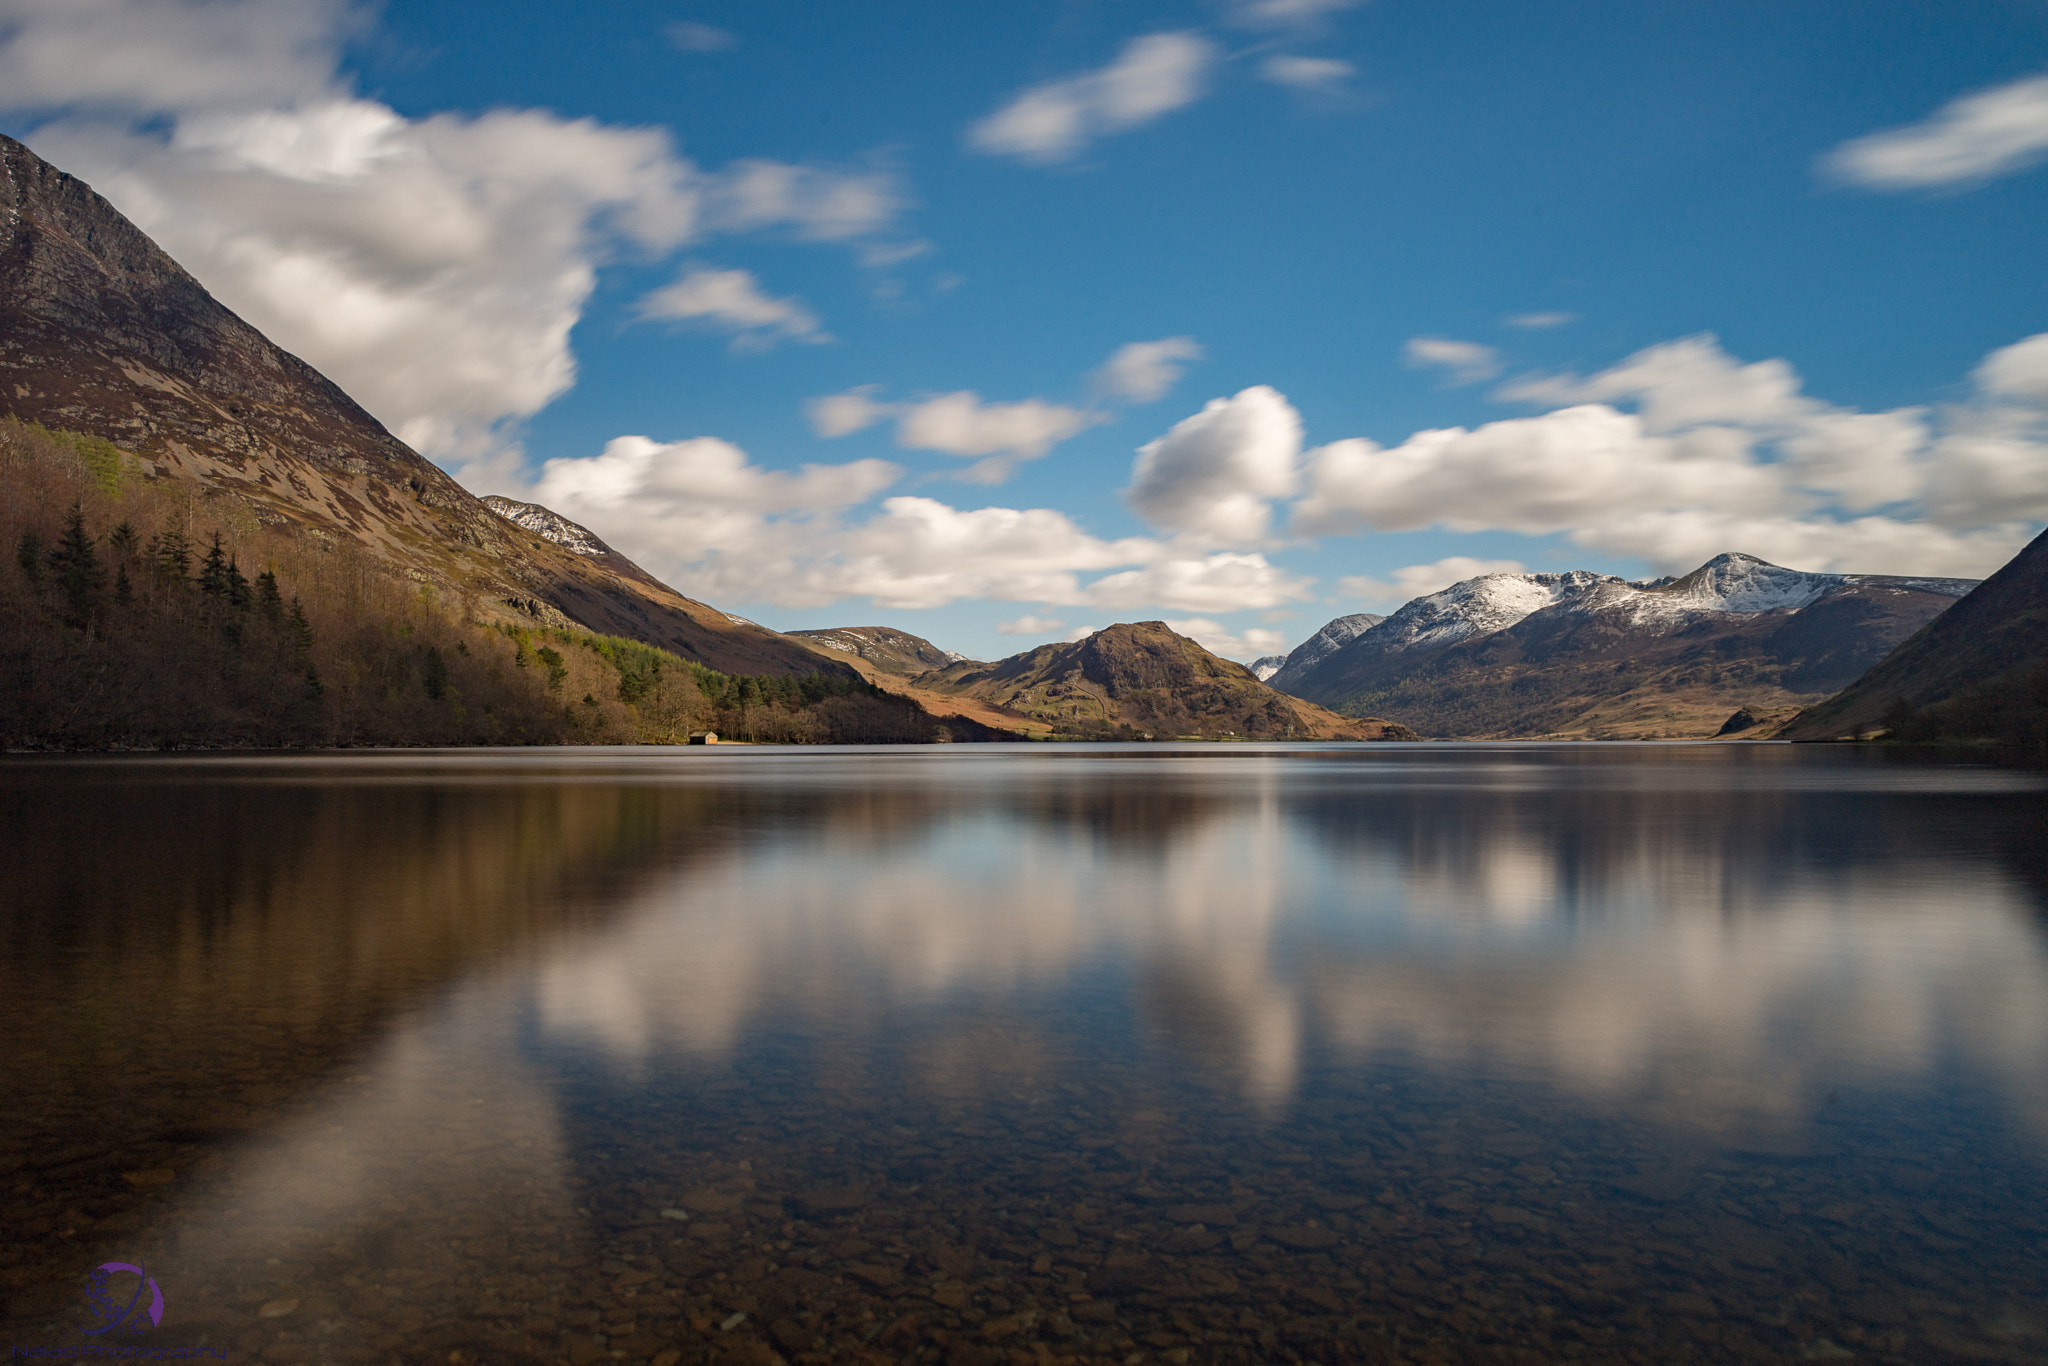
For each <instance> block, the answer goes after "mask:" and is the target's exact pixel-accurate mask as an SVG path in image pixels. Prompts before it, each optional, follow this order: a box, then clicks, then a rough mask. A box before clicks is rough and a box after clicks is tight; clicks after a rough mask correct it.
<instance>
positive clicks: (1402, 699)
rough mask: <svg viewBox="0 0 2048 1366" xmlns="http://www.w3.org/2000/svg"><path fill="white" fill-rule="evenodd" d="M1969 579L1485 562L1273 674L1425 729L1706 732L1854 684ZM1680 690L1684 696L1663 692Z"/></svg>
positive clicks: (1326, 698) (1753, 565) (1739, 564)
mask: <svg viewBox="0 0 2048 1366" xmlns="http://www.w3.org/2000/svg"><path fill="white" fill-rule="evenodd" d="M1974 586H1975V581H1974V580H1969V579H1939V578H1906V577H1897V576H1890V575H1874V574H1816V573H1809V572H1806V571H1802V570H1796V569H1786V568H1783V567H1781V566H1779V565H1774V564H1770V563H1768V562H1766V561H1764V560H1760V559H1757V558H1756V557H1755V556H1753V555H1741V554H1726V555H1717V556H1715V557H1714V558H1713V559H1712V560H1709V561H1708V562H1707V563H1706V564H1704V565H1701V566H1700V567H1699V568H1698V569H1696V570H1694V571H1693V572H1692V573H1690V574H1686V575H1684V576H1682V577H1680V578H1675V579H1659V580H1654V581H1651V582H1644V583H1632V582H1630V581H1628V580H1626V579H1621V578H1617V577H1615V576H1613V575H1611V574H1596V573H1592V572H1590V571H1587V570H1572V571H1568V572H1565V573H1558V574H1486V575H1482V576H1480V577H1478V578H1474V579H1467V580H1465V581H1464V582H1462V583H1456V584H1453V585H1451V586H1450V587H1449V588H1446V589H1443V590H1442V591H1440V592H1436V593H1431V594H1428V595H1426V596H1424V597H1420V598H1416V599H1414V600H1413V601H1411V602H1408V603H1406V604H1404V605H1403V606H1402V607H1401V608H1400V610H1398V611H1396V612H1395V613H1394V614H1393V615H1392V616H1389V617H1388V618H1386V619H1385V620H1384V621H1382V622H1380V623H1378V624H1377V625H1375V626H1372V627H1370V628H1368V629H1366V630H1363V631H1357V632H1353V633H1351V634H1350V636H1349V638H1348V639H1346V640H1345V641H1344V642H1342V643H1341V644H1339V645H1337V646H1336V647H1335V648H1332V649H1327V650H1324V651H1322V652H1321V653H1320V654H1318V655H1316V656H1314V657H1305V656H1303V655H1302V652H1301V651H1296V652H1295V654H1294V655H1290V656H1289V657H1288V661H1287V663H1286V664H1285V665H1284V666H1282V668H1281V669H1280V670H1278V671H1277V672H1276V673H1275V674H1274V675H1273V677H1272V678H1271V680H1269V681H1270V683H1271V685H1272V686H1273V687H1275V688H1278V689H1280V690H1281V691H1283V692H1288V693H1292V694H1294V695H1295V696H1297V697H1304V698H1307V699H1309V700H1311V701H1316V702H1321V703H1323V704H1324V705H1325V706H1331V707H1334V708H1336V709H1338V710H1343V711H1352V710H1354V709H1368V710H1370V711H1371V712H1372V713H1373V714H1375V715H1380V716H1386V717H1388V718H1390V719H1393V720H1398V721H1403V722H1406V723H1407V724H1408V725H1410V726H1413V727H1414V728H1415V729H1417V730H1419V731H1422V732H1423V733H1425V734H1438V735H1450V734H1504V735H1513V734H1549V733H1577V732H1576V731H1574V727H1575V726H1577V727H1579V729H1580V730H1583V731H1584V732H1585V733H1593V732H1596V731H1603V727H1604V728H1605V729H1604V731H1603V733H1616V732H1615V727H1616V726H1621V728H1622V730H1623V731H1626V732H1627V733H1631V734H1644V733H1654V734H1681V733H1682V734H1693V733H1702V734H1708V735H1711V734H1713V733H1714V732H1715V730H1716V729H1718V727H1719V725H1720V723H1721V721H1722V720H1724V719H1725V718H1726V717H1727V716H1728V714H1729V713H1730V712H1732V711H1734V710H1736V709H1737V708H1738V707H1742V706H1745V705H1751V706H1761V707H1764V708H1765V709H1767V710H1768V709H1772V708H1779V709H1783V708H1790V707H1796V706H1798V705H1801V704H1802V703H1804V702H1806V701H1809V700H1813V699H1815V698H1817V697H1821V696H1825V695H1827V694H1828V693H1831V692H1833V691H1835V690H1836V689H1837V688H1840V687H1842V686H1845V685H1846V684H1847V683H1848V682H1850V681H1852V680H1854V679H1855V678H1856V677H1857V676H1858V675H1860V674H1861V673H1862V672H1863V671H1864V670H1865V669H1867V668H1869V667H1870V666H1871V665H1872V664H1874V663H1875V662H1876V661H1877V660H1878V659H1881V658H1882V657H1883V656H1884V654H1885V653H1886V652H1887V651H1888V650H1890V649H1891V648H1892V647H1893V646H1895V645H1897V644H1898V643H1899V641H1901V640H1903V639H1905V637H1906V636H1908V635H1911V634H1912V633H1913V631H1915V630H1917V629H1919V627H1920V626H1921V625H1923V624H1924V623H1925V622H1927V621H1928V620H1930V619H1932V618H1933V617H1934V616H1936V615H1938V614H1939V613H1940V612H1941V611H1942V609H1944V608H1945V607H1947V606H1948V604H1949V603H1950V602H1952V601H1954V600H1955V599H1956V598H1959V597H1961V596H1962V595H1963V594H1965V593H1967V592H1968V591H1969V590H1970V589H1971V588H1972V587H1974ZM1355 620H1357V618H1339V619H1338V621H1335V622H1332V623H1330V626H1328V627H1325V628H1324V631H1325V632H1329V631H1331V630H1332V628H1339V627H1340V625H1341V623H1343V622H1347V621H1355ZM1321 634H1322V633H1319V636H1320V635H1321ZM1303 648H1304V649H1306V648H1307V647H1306V646H1304V647H1303ZM1681 694H1682V695H1683V698H1684V699H1685V705H1684V706H1683V707H1679V706H1677V704H1676V703H1673V704H1671V705H1668V706H1660V705H1653V704H1652V703H1653V701H1654V699H1656V698H1658V697H1660V696H1665V695H1669V696H1670V697H1678V696H1680V695H1681ZM1623 698H1628V699H1632V700H1631V701H1630V702H1629V703H1628V705H1627V706H1624V707H1621V710H1622V711H1626V712H1629V713H1630V715H1631V717H1632V718H1633V719H1628V720H1627V721H1626V722H1625V724H1624V722H1623V721H1621V720H1618V719H1616V707H1617V706H1618V705H1619V700H1620V699H1623ZM1724 702H1725V704H1726V705H1724ZM1681 711H1682V712H1684V713H1685V715H1684V716H1683V717H1681V716H1680V715H1679V712H1681ZM1636 713H1640V715H1637V714H1636ZM1709 721H1711V723H1712V724H1711V725H1709V724H1708V722H1709Z"/></svg>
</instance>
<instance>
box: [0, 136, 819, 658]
mask: <svg viewBox="0 0 2048 1366" xmlns="http://www.w3.org/2000/svg"><path fill="white" fill-rule="evenodd" d="M0 210H4V218H0V416H12V417H15V418H18V419H20V420H21V421H24V422H34V423H41V424H42V425H44V426H46V427H50V428H55V429H60V430H69V431H74V432H82V433H87V434H90V435H92V436H97V437H101V438H104V439H106V440H107V441H110V442H112V443H113V444H114V445H116V446H118V447H120V448H121V449H122V450H124V451H127V452H130V453H132V454H133V455H135V456H137V457H139V458H140V460H141V462H142V465H143V468H144V470H145V472H146V474H147V475H148V476H149V477H150V478H153V479H159V480H176V481H180V482H183V483H186V484H188V485H189V486H190V487H191V488H192V489H193V491H194V492H195V493H197V494H200V495H202V496H204V497H207V498H220V497H227V498H232V499H234V500H235V501H236V502H238V503H240V504H241V505H243V506H244V507H246V508H247V509H248V510H249V512H250V513H251V514H252V515H253V516H254V517H255V518H256V519H257V520H258V521H259V522H261V523H263V524H264V525H267V526H270V527H273V528H276V529H278V530H280V531H281V532H283V533H285V534H287V535H290V536H293V537H297V538H302V539H305V540H307V541H308V542H310V543H311V544H314V545H334V544H348V545H352V546H356V547H360V548H361V549H362V550H364V551H366V552H368V553H369V555H370V556H371V557H372V558H373V559H374V560H375V561H376V562H378V563H380V564H382V565H384V566H385V567H386V568H387V569H388V570H389V572H391V573H392V574H393V575H395V576H397V577H398V578H400V579H402V580H405V581H409V582H413V583H425V584H431V585H433V586H435V587H436V588H437V589H439V590H441V591H442V592H443V593H444V594H446V595H448V596H450V597H451V598H453V599H454V600H457V601H460V602H461V603H463V604H464V605H465V608H466V610H468V611H470V612H472V613H474V614H475V615H477V616H479V617H486V618H498V619H503V620H506V621H512V620H515V619H516V620H523V621H525V622H526V623H527V624H528V625H532V624H535V623H540V624H547V625H554V626H559V627H567V626H570V625H572V624H573V625H580V626H583V627H586V628H588V629H591V630H594V631H598V632H602V633H605V634H610V635H618V636H625V637H630V638H632V639H636V640H641V641H645V642H647V643H650V644H654V645H659V646H661V647H664V648H666V649H670V650H674V651H675V652H676V653H678V654H680V655H682V656H684V657H686V658H688V659H691V660H694V661H697V662H699V663H702V664H705V665H708V666H711V667H713V668H717V669H720V670H723V671H726V672H730V673H741V674H766V673H803V672H810V671H814V670H817V669H819V668H821V667H823V668H827V669H829V668H830V666H829V665H828V664H823V663H821V661H820V659H819V657H818V656H817V655H815V654H813V653H811V652H809V651H807V650H805V649H803V648H802V647H801V646H798V645H796V644H795V643H793V642H791V641H788V640H785V639H783V638H782V637H781V636H779V635H777V634H776V633H775V632H773V631H768V630H765V629H763V628H761V627H758V626H753V625H751V624H744V623H740V622H736V621H734V620H733V619H732V618H729V617H727V616H726V615H725V614H724V613H722V612H720V611H718V610H717V609H716V608H712V607H708V606H706V605H705V604H703V603H699V602H693V601H691V600H690V599H688V598H685V597H683V596H681V595H680V594H678V593H676V592H674V591H673V590H672V589H669V588H667V587H665V586H663V585H662V584H661V583H659V582H658V581H656V580H655V579H654V578H653V577H652V576H650V575H648V574H646V573H644V572H643V571H641V570H639V569H638V568H637V567H636V566H633V565H631V563H630V562H628V561H625V560H624V559H623V557H618V556H615V555H605V556H598V557H592V556H589V555H584V554H578V553H575V551H574V549H573V548H570V547H567V546H562V545H557V544H556V543H554V542H553V541H552V540H549V539H546V538H545V537H543V536H540V535H536V534H534V533H533V532H532V531H530V530H526V529H524V528H522V527H520V526H517V525H515V524H514V523H513V522H510V521H508V520H506V519H505V518H503V517H501V516H499V515H498V514H497V513H495V512H493V511H492V510H491V509H489V508H488V507H486V506H485V505H484V504H483V503H482V502H480V501H479V500H477V499H476V498H473V497H471V496H470V494H469V493H468V492H466V491H465V490H464V489H463V488H462V487H461V486H460V485H458V484H457V483H456V482H455V481H454V480H452V479H450V478H449V477H448V476H447V475H446V474H444V473H442V472H441V471H440V470H439V469H437V468H436V467H435V466H434V465H432V464H431V463H429V462H428V461H426V460H423V459H422V458H420V456H419V455H417V454H415V453H414V452H413V451H412V450H411V449H409V448H408V447H406V446H405V445H404V444H403V443H401V442H399V441H398V440H397V439H396V438H394V437H393V436H392V435H391V434H390V433H389V432H387V431H385V430H384V428H383V427H382V426H381V425H379V424H378V422H377V421H376V420H375V419H374V418H372V417H371V416H370V415H369V414H368V413H366V412H364V411H363V410H362V408H360V407H359V406H357V405H356V403H355V402H354V401H353V400H351V399H350V398H349V397H348V395H346V394H344V393H343V392H342V391H341V390H340V389H338V388H337V387H335V385H334V384H333V383H331V382H330V381H329V380H327V379H326V378H325V377H324V376H322V375H320V374H319V373H318V372H317V371H315V370H314V369H313V368H312V367H311V366H308V365H307V364H305V362H303V361H301V360H299V359H298V358H297V357H296V356H292V355H290V354H288V353H286V352H285V351H283V350H281V349H279V348H278V347H276V346H274V345H272V344H271V343H270V342H269V341H268V340H267V339H266V338H265V337H264V336H263V335H262V334H261V333H259V332H257V331H256V329H255V328H253V327H251V326H249V325H248V324H247V323H245V322H243V321H242V320H241V319H240V318H238V317H236V316H235V315H234V314H233V313H231V312H229V311H228V310H227V309H226V308H224V307H222V306H221V305H220V304H219V303H218V302H216V301H215V300H214V299H213V297H212V296H211V295H209V294H208V293H207V292H206V290H205V289H204V288H202V287H201V286H200V284H199V282H198V281H197V280H194V279H193V278H192V277H191V276H190V275H188V274H187V273H186V272H185V271H184V270H183V269H182V268H180V267H179V265H178V264H177V262H175V261H173V260H172V259H171V258H170V257H169V256H168V255H166V254H165V253H164V252H163V251H162V250H161V249H160V248H158V247H157V245H156V244H155V243H154V242H152V241H151V240H150V239H149V238H148V237H147V236H145V235H144V234H143V233H142V232H141V230H139V229H138V228H136V227H135V225H134V224H132V223H130V222H129V221H128V220H127V219H125V218H123V217H122V216H121V214H120V213H118V212H117V211H116V210H115V209H114V208H113V206H112V205H110V204H108V203H107V202H106V201H105V200H104V199H102V198H100V197H99V196H98V195H97V194H94V193H93V191H92V190H91V189H90V188H89V187H88V186H86V185H85V184H84V183H83V182H81V181H79V180H76V179H74V178H72V177H71V176H68V175H66V174H65V173H64V172H62V171H60V170H58V169H57V168H56V167H54V166H51V165H49V164H48V163H47V162H44V161H43V160H42V159H40V158H39V157H37V156H36V155H35V154H34V153H33V152H31V151H30V150H29V149H28V148H27V147H25V146H23V145H22V144H21V143H19V142H16V141H14V140H13V139H11V138H6V137H0ZM832 671H833V672H843V671H839V670H832Z"/></svg>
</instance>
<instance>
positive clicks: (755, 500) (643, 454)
mask: <svg viewBox="0 0 2048 1366" xmlns="http://www.w3.org/2000/svg"><path fill="white" fill-rule="evenodd" d="M902 473H903V471H902V470H901V469H900V468H899V467H897V466H895V465H893V464H890V463H889V462H887V461H883V460H858V461H853V462H851V463H849V464H845V465H806V466H804V467H803V468H802V469H801V470H798V471H794V472H786V471H774V470H767V469H763V468H762V467H760V466H758V465H756V464H754V463H753V462H752V461H751V460H750V459H749V458H748V457H747V455H746V453H745V452H743V451H742V450H740V449H739V448H738V447H736V446H734V445H732V444H731V443H729V442H725V441H720V440H717V439H715V438H711V437H699V438H695V439H691V440H686V441H674V442H657V441H652V440H649V439H648V438H646V437H643V436H624V437H619V438H617V439H616V440H614V441H612V442H610V443H609V444H607V445H606V447H605V448H604V450H603V452H601V453H600V454H598V455H595V456H590V457H585V458H581V459H561V460H550V461H548V462H547V464H546V465H545V466H544V467H543V468H542V471H541V476H540V478H539V479H538V480H537V481H536V482H535V483H534V484H533V485H531V486H530V487H527V488H524V489H519V490H517V491H516V492H517V493H518V494H519V496H521V497H526V498H530V499H532V500H533V501H535V502H537V503H541V504H543V505H544V506H547V507H550V508H553V509H554V510H555V511H557V512H559V513H561V514H562V515H563V516H566V517H569V518H572V519H573V520H575V521H578V522H581V523H583V524H584V525H585V526H588V527H589V528H591V530H593V531H595V532H596V533H597V534H598V535H599V536H601V537H603V538H604V539H605V540H606V541H608V542H609V543H611V544H612V545H614V546H616V547H618V548H619V549H620V550H621V551H623V552H624V553H625V554H627V555H629V556H631V557H632V558H633V559H634V560H636V561H638V562H639V563H641V564H642V565H644V566H646V567H647V568H648V569H649V570H651V571H652V572H654V573H655V574H657V575H658V576H660V577H661V578H663V579H664V580H666V581H667V582H669V583H672V584H674V585H675V586H676V587H677V588H678V589H680V590H681V591H683V592H685V593H688V594H690V595H691V596H694V597H700V598H704V599H707V600H710V601H713V602H720V601H724V602H733V601H747V602H770V603H776V604H779V605H782V606H787V607H821V606H825V605H827V604H830V603H834V602H839V601H842V600H844V599H847V598H856V597H868V598H871V599H872V600H873V601H874V603H875V604H876V605H877V606H880V607H885V608H900V609H906V610H915V609H922V608H928V607H940V606H944V605H945V604H947V603H950V602H957V601H961V600H963V599H974V598H985V599H995V600H999V601H1005V602H1031V603H1045V604H1051V605H1055V606H1057V605H1073V606H1091V607H1096V608H1100V609H1104V610H1124V609H1130V608H1164V609H1168V610H1177V611H1184V612H1229V611H1236V610H1239V609H1241V608H1253V609H1256V608H1261V607H1271V606H1275V605H1277V604H1279V603H1283V602H1289V601H1297V600H1300V599H1303V598H1305V597H1307V596H1309V591H1310V582H1311V581H1309V580H1305V579H1302V578H1300V577H1299V576H1296V575H1293V574H1290V573H1288V572H1286V571H1284V570H1281V569H1278V568H1276V567H1275V566H1273V565H1270V564H1268V563H1267V562H1266V561H1265V560H1264V558H1263V557H1261V556H1258V555H1241V554H1230V553H1221V554H1211V555H1194V554H1189V553H1186V552H1184V551H1179V550H1176V549H1174V548H1173V547H1171V546H1169V545H1164V544H1162V543H1160V542H1158V541H1155V540H1150V539H1147V538H1143V537H1128V538H1124V539H1121V540H1114V541H1107V540H1102V539H1100V538H1097V537H1094V536H1091V535H1089V534H1088V533H1087V532H1085V531H1084V530H1082V529H1081V528H1080V527H1079V526H1078V525H1076V524H1075V523H1074V521H1073V520H1072V519H1071V518H1069V517H1067V516H1066V515H1065V514H1064V513H1060V512H1056V511H1053V510H1052V509H1050V508H1005V507H984V508H974V509H961V508H955V507H951V506H949V505H947V504H945V503H942V502H939V501H937V500H935V499H931V498H917V497H901V496H899V497H894V498H888V499H885V500H884V501H883V502H882V504H881V506H880V508H879V509H875V510H872V511H867V512H860V511H859V508H860V505H861V504H863V503H866V502H868V501H869V500H870V499H872V498H874V497H875V496H876V495H878V494H880V493H882V492H883V491H884V490H886V489H887V488H888V487H889V486H890V485H891V484H893V483H894V482H895V481H896V480H897V479H898V478H900V477H901V475H902ZM1104 571H1113V572H1104ZM1091 575H1093V576H1096V577H1094V578H1093V580H1092V581H1090V578H1089V576H1091Z"/></svg>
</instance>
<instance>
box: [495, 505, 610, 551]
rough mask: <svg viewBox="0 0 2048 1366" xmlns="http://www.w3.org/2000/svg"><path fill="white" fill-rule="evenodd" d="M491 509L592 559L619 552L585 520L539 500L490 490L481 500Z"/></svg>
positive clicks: (518, 524)
mask: <svg viewBox="0 0 2048 1366" xmlns="http://www.w3.org/2000/svg"><path fill="white" fill-rule="evenodd" d="M480 501H481V502H482V503H483V505H484V506H485V507H487V508H489V509H490V510H491V511H493V512H495V513H497V514H498V515H499V516H500V517H503V518H504V519H505V520H506V521H508V522H510V523H512V524H513V525H514V526H520V527H525V528H526V529H527V530H528V531H531V532H533V533H534V534H535V535H537V536H540V537H541V538H542V539H544V540H549V541H553V542H554V543H555V544H556V545H558V546H561V547H562V548H563V549H564V550H566V551H568V552H569V553H570V554H572V555H588V556H590V557H591V558H592V559H599V560H601V559H605V558H607V557H609V556H611V555H612V554H614V553H615V552H614V551H613V550H612V548H611V547H610V546H608V545H606V544H605V543H604V542H603V541H600V540H599V539H597V533H595V532H593V531H592V530H591V529H590V528H589V527H587V526H584V525H583V524H582V523H581V522H572V521H570V520H569V519H568V518H567V517H564V516H563V515H562V514H561V513H559V512H556V511H555V510H554V509H552V508H544V507H542V506H541V505H540V504H539V503H522V502H520V501H519V500H518V499H517V498H507V497H505V496H504V495H502V494H497V493H487V494H485V495H484V496H483V498H482V499H481V500H480Z"/></svg>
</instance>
